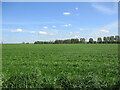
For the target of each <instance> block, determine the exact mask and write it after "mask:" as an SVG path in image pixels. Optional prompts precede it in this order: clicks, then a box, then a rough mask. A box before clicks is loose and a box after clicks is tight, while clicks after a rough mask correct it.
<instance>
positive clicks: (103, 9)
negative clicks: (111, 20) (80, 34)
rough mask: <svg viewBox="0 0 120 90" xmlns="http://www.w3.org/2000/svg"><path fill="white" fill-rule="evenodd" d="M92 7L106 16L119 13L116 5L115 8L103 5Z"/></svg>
mask: <svg viewBox="0 0 120 90" xmlns="http://www.w3.org/2000/svg"><path fill="white" fill-rule="evenodd" d="M92 7H93V8H95V9H97V10H99V11H101V12H103V13H106V14H115V13H117V8H116V6H115V5H113V7H107V6H105V5H102V4H98V3H92Z"/></svg>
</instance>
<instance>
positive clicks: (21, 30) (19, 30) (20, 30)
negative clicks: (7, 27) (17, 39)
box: [11, 29, 23, 32]
mask: <svg viewBox="0 0 120 90" xmlns="http://www.w3.org/2000/svg"><path fill="white" fill-rule="evenodd" d="M11 32H23V29H16V30H11Z"/></svg>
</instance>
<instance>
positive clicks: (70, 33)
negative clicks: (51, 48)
mask: <svg viewBox="0 0 120 90" xmlns="http://www.w3.org/2000/svg"><path fill="white" fill-rule="evenodd" d="M69 33H70V34H78V33H80V32H69Z"/></svg>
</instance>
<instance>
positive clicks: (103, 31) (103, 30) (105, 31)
mask: <svg viewBox="0 0 120 90" xmlns="http://www.w3.org/2000/svg"><path fill="white" fill-rule="evenodd" d="M100 32H101V33H109V32H110V31H109V30H105V29H101V30H100Z"/></svg>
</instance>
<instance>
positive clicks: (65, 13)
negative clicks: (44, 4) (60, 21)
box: [63, 12, 71, 15]
mask: <svg viewBox="0 0 120 90" xmlns="http://www.w3.org/2000/svg"><path fill="white" fill-rule="evenodd" d="M70 14H71V13H70V12H63V15H70Z"/></svg>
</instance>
